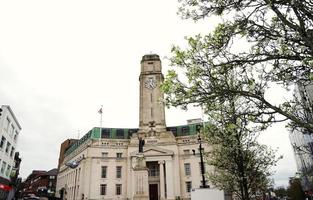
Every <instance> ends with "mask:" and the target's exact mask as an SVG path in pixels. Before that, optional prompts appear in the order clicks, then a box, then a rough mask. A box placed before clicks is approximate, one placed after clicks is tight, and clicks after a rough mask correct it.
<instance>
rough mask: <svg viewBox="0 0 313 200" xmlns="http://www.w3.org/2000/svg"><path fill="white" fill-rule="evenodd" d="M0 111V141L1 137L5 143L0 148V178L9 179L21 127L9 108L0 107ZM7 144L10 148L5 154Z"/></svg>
mask: <svg viewBox="0 0 313 200" xmlns="http://www.w3.org/2000/svg"><path fill="white" fill-rule="evenodd" d="M1 109H2V110H3V111H2V112H1V116H0V141H1V139H2V137H4V138H5V142H4V144H3V146H2V148H0V176H1V177H3V178H6V179H9V176H10V172H11V170H12V168H13V165H14V155H15V152H16V149H17V142H18V138H19V133H20V131H21V127H20V125H19V123H18V121H17V119H16V118H15V116H14V113H13V112H12V110H11V108H10V107H9V106H1ZM8 143H9V144H10V147H9V148H8V152H6V148H7V145H8ZM12 148H13V151H12ZM4 162H5V163H6V166H5V169H4V172H3V173H1V168H2V167H3V163H4ZM8 166H10V169H8Z"/></svg>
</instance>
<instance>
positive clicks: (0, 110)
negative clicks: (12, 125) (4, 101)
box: [0, 108, 2, 116]
mask: <svg viewBox="0 0 313 200" xmlns="http://www.w3.org/2000/svg"><path fill="white" fill-rule="evenodd" d="M1 112H2V109H1V108H0V116H1Z"/></svg>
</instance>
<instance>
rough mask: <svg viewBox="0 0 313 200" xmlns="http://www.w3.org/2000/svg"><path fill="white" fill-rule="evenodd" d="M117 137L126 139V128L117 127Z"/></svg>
mask: <svg viewBox="0 0 313 200" xmlns="http://www.w3.org/2000/svg"><path fill="white" fill-rule="evenodd" d="M116 138H117V139H124V129H117V130H116Z"/></svg>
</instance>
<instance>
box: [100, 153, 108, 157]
mask: <svg viewBox="0 0 313 200" xmlns="http://www.w3.org/2000/svg"><path fill="white" fill-rule="evenodd" d="M108 155H109V153H108V152H102V153H101V156H102V157H103V158H106V157H108Z"/></svg>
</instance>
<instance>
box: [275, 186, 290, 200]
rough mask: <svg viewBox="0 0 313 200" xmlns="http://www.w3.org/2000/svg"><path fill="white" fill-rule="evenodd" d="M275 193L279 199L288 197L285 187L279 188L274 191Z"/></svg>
mask: <svg viewBox="0 0 313 200" xmlns="http://www.w3.org/2000/svg"><path fill="white" fill-rule="evenodd" d="M274 193H275V194H276V196H277V197H279V198H284V197H287V190H286V188H284V187H278V188H276V189H274Z"/></svg>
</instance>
